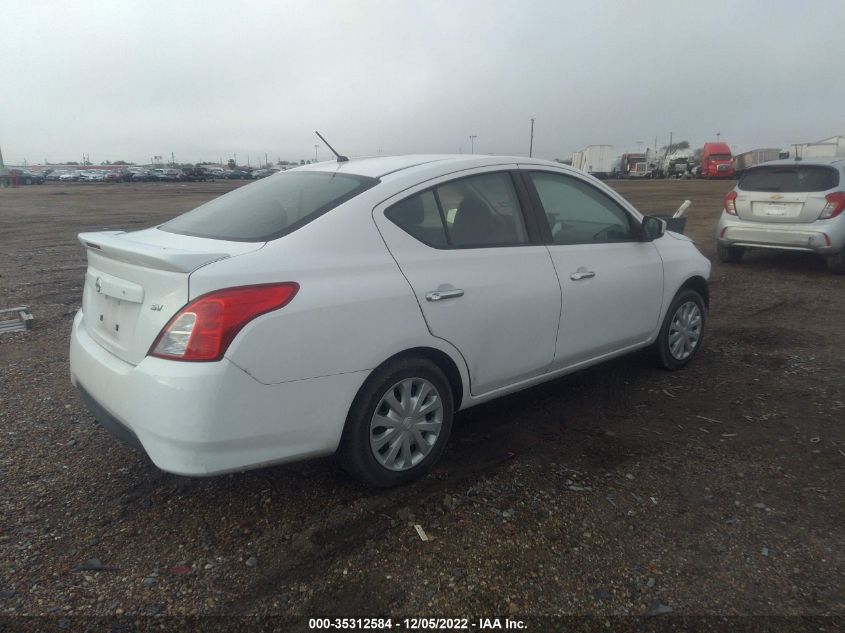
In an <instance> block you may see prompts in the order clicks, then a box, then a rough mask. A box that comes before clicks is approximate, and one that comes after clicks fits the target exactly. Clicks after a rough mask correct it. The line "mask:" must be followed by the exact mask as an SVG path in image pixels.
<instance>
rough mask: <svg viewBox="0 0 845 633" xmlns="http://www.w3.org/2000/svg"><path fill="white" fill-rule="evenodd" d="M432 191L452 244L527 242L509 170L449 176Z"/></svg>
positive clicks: (501, 244) (500, 244) (465, 245)
mask: <svg viewBox="0 0 845 633" xmlns="http://www.w3.org/2000/svg"><path fill="white" fill-rule="evenodd" d="M435 192H436V193H437V199H438V201H439V202H440V207H441V209H442V212H443V218H444V220H445V222H446V231H447V232H448V235H449V243H450V244H451V245H452V246H453V247H457V248H460V247H473V246H504V245H509V244H525V243H526V242H528V233H527V232H526V230H525V220H524V219H523V217H522V209H521V207H520V205H519V199H518V198H517V195H516V190H515V189H514V186H513V181H512V180H511V176H510V174H508V173H503V172H496V173H491V174H482V175H480V176H470V177H469V178H461V179H459V180H452V181H451V182H447V183H445V184H443V185H440V186H439V187H437V188H436V189H435Z"/></svg>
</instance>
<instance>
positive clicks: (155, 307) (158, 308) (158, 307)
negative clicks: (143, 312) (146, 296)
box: [150, 303, 164, 312]
mask: <svg viewBox="0 0 845 633" xmlns="http://www.w3.org/2000/svg"><path fill="white" fill-rule="evenodd" d="M163 307H164V306H163V305H161V304H160V303H154V304H152V305H151V306H150V310H152V311H153V312H161V309H162V308H163Z"/></svg>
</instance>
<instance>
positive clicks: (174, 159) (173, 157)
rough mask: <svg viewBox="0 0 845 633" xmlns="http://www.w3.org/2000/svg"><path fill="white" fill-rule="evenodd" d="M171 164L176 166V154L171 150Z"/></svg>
mask: <svg viewBox="0 0 845 633" xmlns="http://www.w3.org/2000/svg"><path fill="white" fill-rule="evenodd" d="M170 166H171V167H176V154H174V153H173V152H170Z"/></svg>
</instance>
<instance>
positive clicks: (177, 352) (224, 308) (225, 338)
mask: <svg viewBox="0 0 845 633" xmlns="http://www.w3.org/2000/svg"><path fill="white" fill-rule="evenodd" d="M298 290H299V284H297V283H295V282H292V281H290V282H285V283H280V284H264V285H259V286H242V287H240V288H226V289H224V290H215V291H214V292H210V293H208V294H205V295H203V296H201V297H197V298H196V299H194V300H193V301H191V302H190V303H189V304H188V305H186V306H185V307H184V308H182V309H181V310H179V312H177V313H176V315H175V316H174V317H173V318H172V319H170V321H169V322H168V324H167V325H166V326H164V329H163V330H162V331H161V333H160V334H159V335H158V338H156V340H155V342H154V343H153V344H152V347H150V351H149V355H150V356H156V357H157V358H167V359H170V360H187V361H215V360H220V359H221V358H223V354H225V353H226V350H227V349H228V348H229V344H230V343H231V342H232V341H233V340H234V338H235V336H237V334H238V332H240V331H241V329H242V328H243V327H244V326H245V325H246V324H247V323H249V322H250V321H252V320H253V319H254V318H256V317H258V316H261V315H262V314H266V313H267V312H272V311H273V310H278V309H279V308H282V307H284V306H286V305H287V304H288V303H290V301H291V299H293V297H294V296H295V295H296V293H297V291H298Z"/></svg>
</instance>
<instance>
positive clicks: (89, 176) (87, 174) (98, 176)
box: [79, 169, 106, 182]
mask: <svg viewBox="0 0 845 633" xmlns="http://www.w3.org/2000/svg"><path fill="white" fill-rule="evenodd" d="M105 178H106V174H105V172H104V171H100V170H98V169H89V170H87V171H82V172H79V180H80V182H103V181H104V180H105Z"/></svg>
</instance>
